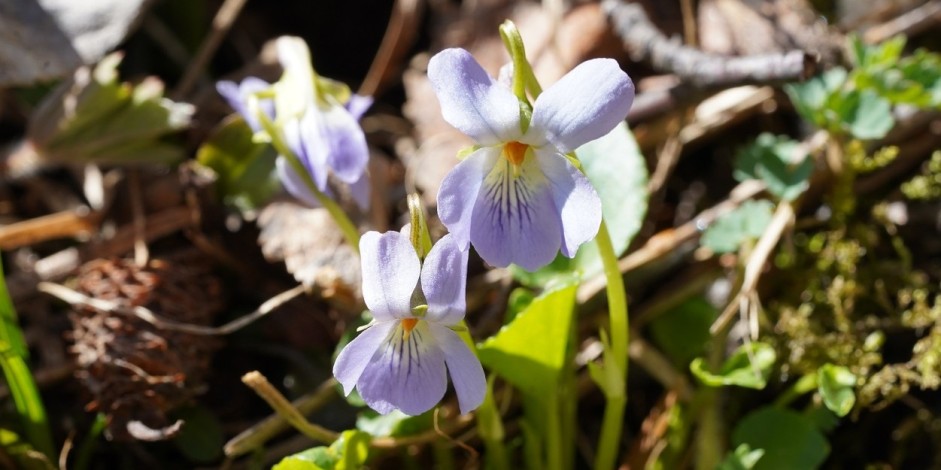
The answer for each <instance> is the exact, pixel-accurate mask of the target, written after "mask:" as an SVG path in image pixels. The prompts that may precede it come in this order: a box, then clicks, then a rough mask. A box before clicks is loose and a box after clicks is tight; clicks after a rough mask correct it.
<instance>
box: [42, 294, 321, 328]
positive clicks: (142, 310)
mask: <svg viewBox="0 0 941 470" xmlns="http://www.w3.org/2000/svg"><path fill="white" fill-rule="evenodd" d="M36 289H37V290H39V291H40V292H44V293H46V294H49V295H51V296H53V297H56V298H58V299H59V300H62V301H64V302H67V303H69V304H72V305H82V306H86V307H91V308H93V309H96V310H101V311H102V312H113V313H120V314H123V315H130V316H134V317H137V318H139V319H141V320H143V321H145V322H147V323H150V324H151V325H153V326H155V327H157V328H160V329H164V330H172V331H180V332H183V333H190V334H194V335H207V336H217V335H227V334H229V333H233V332H235V331H238V330H240V329H242V328H244V327H245V326H247V325H249V324H251V323H252V322H254V321H256V320H258V319H259V318H261V317H263V316H265V315H267V314H269V313H271V312H272V311H273V310H275V309H277V308H278V307H280V306H282V305H284V304H285V303H287V302H289V301H291V300H293V299H294V298H295V297H297V296H299V295H301V294H303V293H304V292H306V291H307V288H306V287H304V285H303V284H301V285H298V286H296V287H292V288H291V289H288V290H286V291H284V292H282V293H280V294H278V295H276V296H274V297H272V298H270V299H268V300H266V301H265V302H264V303H262V304H261V306H259V307H258V309H257V310H255V311H254V312H252V313H249V314H248V315H243V316H241V317H239V318H237V319H235V320H232V321H230V322H229V323H226V324H225V325H222V326H201V325H193V324H189V323H180V322H176V321H173V320H169V319H166V318H163V317H161V316H159V315H157V314H156V313H154V312H153V311H151V310H150V309H148V308H146V307H142V306H136V307H125V306H123V305H121V304H120V303H118V302H115V301H110V300H101V299H95V298H92V297H89V296H87V295H85V294H82V293H81V292H77V291H74V290H72V289H69V288H68V287H65V286H63V285H60V284H55V283H52V282H40V283H39V284H38V285H37V286H36Z"/></svg>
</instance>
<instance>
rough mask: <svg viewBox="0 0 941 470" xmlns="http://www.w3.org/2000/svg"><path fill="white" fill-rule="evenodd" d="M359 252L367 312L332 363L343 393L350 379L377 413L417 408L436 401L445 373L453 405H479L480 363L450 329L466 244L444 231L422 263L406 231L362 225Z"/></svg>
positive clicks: (459, 309) (460, 299) (460, 311)
mask: <svg viewBox="0 0 941 470" xmlns="http://www.w3.org/2000/svg"><path fill="white" fill-rule="evenodd" d="M407 230H408V229H403V231H404V232H407ZM360 254H361V255H362V267H363V298H364V299H365V301H366V305H367V306H368V307H369V310H370V311H371V312H372V315H373V319H374V320H373V322H372V323H371V324H370V325H369V326H368V327H367V328H366V329H365V331H363V332H362V333H361V334H360V335H359V336H358V337H356V338H355V339H354V340H353V341H351V342H350V343H349V344H347V345H346V347H345V348H343V350H342V351H341V352H340V355H339V356H338V357H337V360H336V363H335V364H334V366H333V374H334V375H335V376H336V378H337V380H338V381H339V382H340V383H341V384H342V385H343V391H344V393H346V394H349V393H350V391H352V389H353V387H354V386H355V387H356V388H357V389H358V390H359V394H360V396H361V397H362V398H363V400H364V401H365V402H366V404H367V405H369V407H370V408H372V409H374V410H376V411H377V412H379V413H382V414H386V413H389V412H391V411H392V410H394V409H398V410H400V411H402V412H403V413H405V414H408V415H418V414H421V413H424V412H425V411H428V410H429V409H431V408H432V407H434V406H435V405H436V404H437V403H438V402H439V401H441V398H442V397H444V393H445V391H446V390H447V382H448V380H447V375H448V374H450V376H451V381H452V382H453V383H454V389H455V391H456V392H457V398H458V404H459V405H460V408H461V413H467V412H469V411H471V410H473V409H474V408H477V407H478V406H480V403H481V402H482V401H483V399H484V393H485V391H486V387H487V385H486V380H485V379H484V372H483V368H482V367H481V365H480V362H479V361H478V360H477V357H476V356H475V355H474V353H473V352H472V351H471V350H470V348H468V346H467V345H466V344H465V343H464V341H463V340H461V338H460V337H459V336H458V335H457V334H456V333H455V332H454V331H452V330H451V327H454V326H456V325H458V324H459V323H460V321H461V320H462V319H463V318H464V311H465V299H464V292H465V283H466V278H467V252H466V251H461V250H459V249H458V247H457V245H456V244H455V243H454V240H453V238H452V237H451V236H450V235H445V236H444V238H442V239H441V240H439V241H438V243H437V244H435V245H434V247H432V249H431V251H430V252H429V253H428V256H427V257H426V258H425V261H424V264H422V262H421V261H420V260H419V258H418V255H417V254H416V252H415V248H414V247H413V246H412V244H411V242H410V241H409V237H408V235H407V233H406V234H403V233H399V232H386V233H384V234H381V235H380V234H379V233H378V232H367V233H366V234H365V235H363V237H362V239H361V240H360Z"/></svg>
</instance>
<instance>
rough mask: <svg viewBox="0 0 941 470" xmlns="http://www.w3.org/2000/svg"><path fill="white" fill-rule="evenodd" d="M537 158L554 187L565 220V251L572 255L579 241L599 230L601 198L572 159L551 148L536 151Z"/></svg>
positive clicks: (567, 254) (553, 193)
mask: <svg viewBox="0 0 941 470" xmlns="http://www.w3.org/2000/svg"><path fill="white" fill-rule="evenodd" d="M536 160H537V161H538V162H539V167H540V168H542V172H543V174H544V175H545V176H546V179H548V180H549V184H550V186H551V187H552V199H553V201H554V202H555V205H556V208H557V209H558V210H559V217H560V219H561V223H562V247H561V251H562V254H563V255H565V256H568V257H569V258H572V257H574V256H575V252H576V251H578V247H579V245H581V244H582V243H585V242H587V241H589V240H591V239H593V238H595V235H597V234H598V227H600V226H601V198H599V197H598V193H596V192H595V188H594V187H592V185H591V183H590V182H589V181H588V178H586V177H585V175H583V174H582V172H581V171H579V170H578V168H575V167H574V166H572V164H571V163H569V161H568V159H567V158H565V157H564V156H562V155H559V154H556V153H554V152H551V151H549V150H547V149H541V150H537V151H536Z"/></svg>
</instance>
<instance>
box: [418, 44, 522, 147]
mask: <svg viewBox="0 0 941 470" xmlns="http://www.w3.org/2000/svg"><path fill="white" fill-rule="evenodd" d="M428 79H429V80H430V81H431V84H432V86H434V89H435V93H437V95H438V101H440V102H441V114H442V115H443V116H444V120H445V121H448V123H449V124H451V125H452V126H454V127H456V128H458V129H459V130H460V131H461V132H463V133H465V134H467V135H468V136H470V137H471V138H472V139H474V140H475V141H476V142H477V143H478V144H481V145H494V144H497V143H498V142H503V141H509V140H518V139H519V138H520V137H521V135H522V132H521V131H520V108H519V101H518V100H517V99H516V96H514V95H513V92H511V91H510V89H509V88H507V87H505V86H504V85H502V84H500V83H497V82H495V81H494V80H493V78H491V77H490V75H488V74H487V72H486V71H484V69H483V68H481V67H480V64H478V63H477V61H476V60H474V57H473V56H471V55H470V53H469V52H467V51H465V50H464V49H457V48H454V49H445V50H443V51H441V52H439V53H437V54H435V56H434V57H432V58H431V61H430V62H429V63H428Z"/></svg>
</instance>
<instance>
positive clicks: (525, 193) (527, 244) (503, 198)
mask: <svg viewBox="0 0 941 470" xmlns="http://www.w3.org/2000/svg"><path fill="white" fill-rule="evenodd" d="M470 230H471V243H472V244H473V245H474V248H475V249H476V250H477V253H478V254H480V257H481V258H483V259H484V261H486V262H487V263H490V264H491V265H493V266H499V267H504V266H507V265H509V264H510V263H515V264H518V265H519V266H521V267H523V268H524V269H526V270H528V271H535V270H536V269H539V268H541V267H543V266H545V265H547V264H549V262H551V261H552V260H553V259H554V258H555V256H556V253H557V252H558V251H559V245H560V244H561V240H562V227H561V226H560V223H559V211H558V209H556V205H555V202H554V201H553V198H552V189H551V187H550V185H549V183H548V181H547V180H546V178H545V176H543V174H542V170H541V169H540V168H539V166H538V164H537V163H536V161H535V159H534V158H532V157H528V158H526V160H525V161H524V162H523V164H522V167H521V171H520V173H519V175H518V176H517V175H514V174H513V169H512V168H511V164H510V163H509V162H507V161H506V160H505V159H500V160H498V161H497V164H496V166H495V167H494V169H493V170H492V171H491V172H490V174H489V175H487V178H486V179H485V181H484V184H483V185H482V186H481V188H480V192H479V194H478V195H477V203H476V204H475V206H474V211H473V215H472V217H471V229H470Z"/></svg>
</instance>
